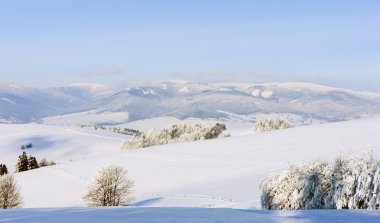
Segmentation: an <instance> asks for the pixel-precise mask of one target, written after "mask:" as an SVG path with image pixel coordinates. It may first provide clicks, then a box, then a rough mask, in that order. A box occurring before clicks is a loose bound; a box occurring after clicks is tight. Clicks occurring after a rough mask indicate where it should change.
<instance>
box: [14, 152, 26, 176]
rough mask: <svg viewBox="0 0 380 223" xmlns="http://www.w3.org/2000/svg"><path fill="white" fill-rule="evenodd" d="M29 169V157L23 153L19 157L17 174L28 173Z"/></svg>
mask: <svg viewBox="0 0 380 223" xmlns="http://www.w3.org/2000/svg"><path fill="white" fill-rule="evenodd" d="M28 167H29V162H28V155H26V152H22V154H21V155H19V156H18V160H17V164H16V170H15V172H16V173H18V172H23V171H27V170H28Z"/></svg>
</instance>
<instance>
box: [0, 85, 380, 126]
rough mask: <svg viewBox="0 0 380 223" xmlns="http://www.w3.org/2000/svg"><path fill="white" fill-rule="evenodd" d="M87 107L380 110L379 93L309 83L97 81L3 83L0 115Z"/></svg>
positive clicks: (338, 113) (159, 112)
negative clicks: (118, 84)
mask: <svg viewBox="0 0 380 223" xmlns="http://www.w3.org/2000/svg"><path fill="white" fill-rule="evenodd" d="M86 110H97V111H99V112H128V113H129V120H130V121H132V120H138V119H144V118H151V117H159V116H173V117H177V118H179V119H185V118H189V117H195V118H216V119H224V118H237V117H238V118H239V117H251V116H255V115H260V114H290V115H296V116H297V117H300V118H302V119H310V120H312V119H315V120H320V121H325V122H331V121H341V120H347V119H354V118H359V117H362V116H367V115H374V114H380V94H379V93H370V92H357V91H352V90H348V89H340V88H333V87H327V86H321V85H315V84H309V83H270V84H253V83H214V84H203V83H196V82H186V81H166V82H158V83H149V84H145V85H141V86H137V87H130V88H127V89H125V90H122V91H116V90H114V89H111V88H109V87H106V86H103V85H96V84H75V85H71V86H65V87H58V88H47V89H38V88H25V87H20V86H16V85H13V84H7V83H1V84H0V119H1V120H2V121H3V122H29V121H32V120H39V119H41V118H43V117H46V116H52V115H58V114H68V113H74V112H80V111H86Z"/></svg>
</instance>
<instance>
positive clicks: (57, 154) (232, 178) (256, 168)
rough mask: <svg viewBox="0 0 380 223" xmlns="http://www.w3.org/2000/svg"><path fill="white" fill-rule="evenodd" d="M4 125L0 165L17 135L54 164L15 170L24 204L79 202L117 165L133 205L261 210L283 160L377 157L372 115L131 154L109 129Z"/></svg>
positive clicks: (9, 157)
mask: <svg viewBox="0 0 380 223" xmlns="http://www.w3.org/2000/svg"><path fill="white" fill-rule="evenodd" d="M10 126H11V128H9V130H10V131H4V132H3V133H2V135H3V139H2V141H1V144H0V145H1V148H3V149H2V154H1V156H0V157H1V158H2V159H5V160H2V162H4V161H5V162H7V164H8V165H12V163H13V165H14V163H15V162H16V158H17V154H19V153H20V152H21V150H20V149H19V146H18V145H19V142H21V141H22V140H21V139H25V138H27V139H30V140H33V139H34V138H36V139H39V140H40V141H36V142H34V141H33V144H35V147H34V148H32V149H30V150H27V152H28V153H30V154H33V155H35V156H37V158H39V159H41V158H43V157H46V158H48V159H50V158H51V159H56V161H57V162H59V163H60V164H59V165H56V166H51V167H44V168H40V169H36V170H32V171H28V172H23V173H19V174H16V179H17V181H18V182H19V183H20V185H21V187H22V193H23V196H24V201H25V203H24V206H25V207H71V206H85V205H86V204H85V202H84V201H83V200H82V195H83V194H84V193H85V191H86V188H87V185H88V183H89V181H90V180H91V179H92V177H94V175H95V174H96V170H97V169H98V168H100V167H102V166H104V165H121V166H125V167H126V168H127V169H128V170H129V177H130V178H131V179H133V180H134V181H135V183H136V191H135V193H134V196H135V197H136V201H135V203H134V205H135V206H153V207H157V206H158V207H162V206H167V207H172V206H176V207H178V206H182V207H233V208H248V209H252V208H259V195H260V193H259V184H260V182H261V180H262V179H263V178H265V177H266V176H267V175H268V174H270V173H271V172H273V171H278V170H282V169H284V168H285V167H286V165H287V164H288V163H289V162H295V163H299V162H302V161H308V160H314V159H318V158H320V159H327V160H330V161H332V159H334V158H335V157H336V156H337V155H338V154H340V153H348V152H352V153H354V154H358V155H360V154H361V153H362V152H363V151H367V150H369V149H371V148H372V149H373V151H374V154H375V156H377V157H380V150H379V149H378V148H380V141H379V140H378V132H379V131H380V119H378V118H377V119H365V120H356V121H348V122H340V123H330V124H320V125H312V126H304V127H296V128H292V129H286V130H280V131H276V132H267V133H256V134H254V133H247V134H245V135H238V136H236V135H235V136H234V135H232V137H230V138H225V139H217V140H207V141H197V142H190V143H183V144H172V145H163V146H156V147H151V148H145V149H139V150H134V151H129V152H121V151H120V142H121V139H120V138H119V137H116V136H115V135H109V134H111V133H108V132H98V131H90V130H80V131H79V130H77V129H75V128H69V129H65V128H64V127H55V128H53V126H45V125H35V124H34V125H33V124H28V125H10ZM12 126H13V127H12ZM16 128H17V129H16ZM2 129H4V125H3V126H2ZM17 132H18V133H17ZM25 142H29V141H25ZM39 142H47V143H45V144H39ZM9 145H14V146H13V147H12V148H11V147H10V146H9ZM16 146H17V147H16ZM41 146H44V147H42V148H41ZM4 148H7V149H4ZM63 195H64V196H63Z"/></svg>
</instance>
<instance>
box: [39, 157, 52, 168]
mask: <svg viewBox="0 0 380 223" xmlns="http://www.w3.org/2000/svg"><path fill="white" fill-rule="evenodd" d="M55 164H56V163H55V162H54V161H53V160H51V161H48V160H47V159H46V158H43V159H42V160H41V161H40V164H39V165H40V167H44V166H52V165H55Z"/></svg>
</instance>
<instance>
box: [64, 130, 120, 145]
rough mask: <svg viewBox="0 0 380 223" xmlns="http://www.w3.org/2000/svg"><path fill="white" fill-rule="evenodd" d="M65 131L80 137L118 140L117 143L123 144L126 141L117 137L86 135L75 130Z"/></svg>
mask: <svg viewBox="0 0 380 223" xmlns="http://www.w3.org/2000/svg"><path fill="white" fill-rule="evenodd" d="M65 130H66V131H68V132H71V133H74V134H78V135H84V136H92V137H98V138H103V139H114V140H117V141H120V142H123V141H124V140H123V139H120V138H116V137H110V136H100V135H96V134H91V133H84V132H80V131H75V130H73V129H65Z"/></svg>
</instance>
